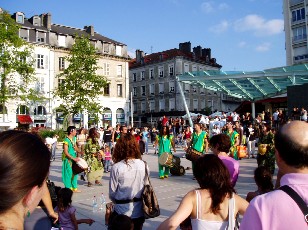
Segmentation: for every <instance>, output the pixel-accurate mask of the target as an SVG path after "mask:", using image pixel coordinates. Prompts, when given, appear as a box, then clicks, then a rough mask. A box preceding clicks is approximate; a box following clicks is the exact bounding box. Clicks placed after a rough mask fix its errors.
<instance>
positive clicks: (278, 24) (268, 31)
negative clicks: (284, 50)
mask: <svg viewBox="0 0 308 230" xmlns="http://www.w3.org/2000/svg"><path fill="white" fill-rule="evenodd" d="M234 29H235V30H236V31H240V32H244V31H252V32H253V33H254V35H258V36H267V35H275V34H279V33H282V32H283V20H281V19H272V20H265V19H264V18H262V17H261V16H259V15H256V14H250V15H247V16H246V17H244V18H241V19H239V20H237V21H236V22H235V23H234Z"/></svg>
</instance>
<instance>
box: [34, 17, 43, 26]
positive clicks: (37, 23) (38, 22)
mask: <svg viewBox="0 0 308 230" xmlns="http://www.w3.org/2000/svg"><path fill="white" fill-rule="evenodd" d="M33 25H34V26H41V19H40V17H38V16H34V17H33Z"/></svg>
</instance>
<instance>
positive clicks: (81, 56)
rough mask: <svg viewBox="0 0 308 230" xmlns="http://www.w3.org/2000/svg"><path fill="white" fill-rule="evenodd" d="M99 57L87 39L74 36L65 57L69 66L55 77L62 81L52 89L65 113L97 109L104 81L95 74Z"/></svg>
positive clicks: (102, 77)
mask: <svg viewBox="0 0 308 230" xmlns="http://www.w3.org/2000/svg"><path fill="white" fill-rule="evenodd" d="M98 59H99V56H98V55H97V52H96V49H95V48H94V46H93V45H92V44H91V42H90V40H89V39H88V38H87V37H84V36H82V37H78V36H76V38H75V43H74V45H73V46H72V49H71V51H70V55H69V56H68V57H66V60H67V61H68V63H69V66H68V67H67V68H66V69H65V70H64V71H63V72H62V73H61V74H59V75H58V76H57V77H58V78H59V79H63V80H62V83H61V84H59V86H58V88H57V89H56V90H55V95H56V96H58V97H60V98H61V99H62V100H63V104H64V107H65V108H66V110H67V113H70V114H74V113H78V112H81V111H84V110H87V111H89V112H90V111H91V112H96V113H97V112H98V111H100V109H101V108H100V105H99V103H98V96H99V95H100V94H102V90H103V88H104V87H105V86H106V84H107V81H106V78H105V77H104V76H101V75H98V74H97V73H96V72H97V70H98V69H99V66H98Z"/></svg>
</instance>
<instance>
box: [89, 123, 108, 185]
mask: <svg viewBox="0 0 308 230" xmlns="http://www.w3.org/2000/svg"><path fill="white" fill-rule="evenodd" d="M98 139H99V134H98V132H97V130H96V128H91V129H90V130H89V136H88V138H87V143H86V146H85V154H84V159H85V160H86V162H87V164H88V170H87V180H88V187H91V186H92V185H93V184H95V185H99V186H102V183H101V182H100V180H101V179H102V176H103V172H104V165H103V163H102V154H101V152H100V145H99V142H98Z"/></svg>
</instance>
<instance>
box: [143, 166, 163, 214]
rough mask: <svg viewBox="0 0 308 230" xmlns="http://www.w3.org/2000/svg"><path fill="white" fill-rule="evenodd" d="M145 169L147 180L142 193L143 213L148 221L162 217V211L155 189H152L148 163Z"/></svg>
mask: <svg viewBox="0 0 308 230" xmlns="http://www.w3.org/2000/svg"><path fill="white" fill-rule="evenodd" d="M144 167H145V178H144V189H143V192H142V196H141V198H142V204H143V212H144V217H145V218H146V219H149V218H155V217H158V216H159V215H160V209H159V205H158V200H157V198H156V195H155V192H154V189H153V187H152V184H151V181H150V178H149V174H148V170H147V163H146V162H145V161H144Z"/></svg>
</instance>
